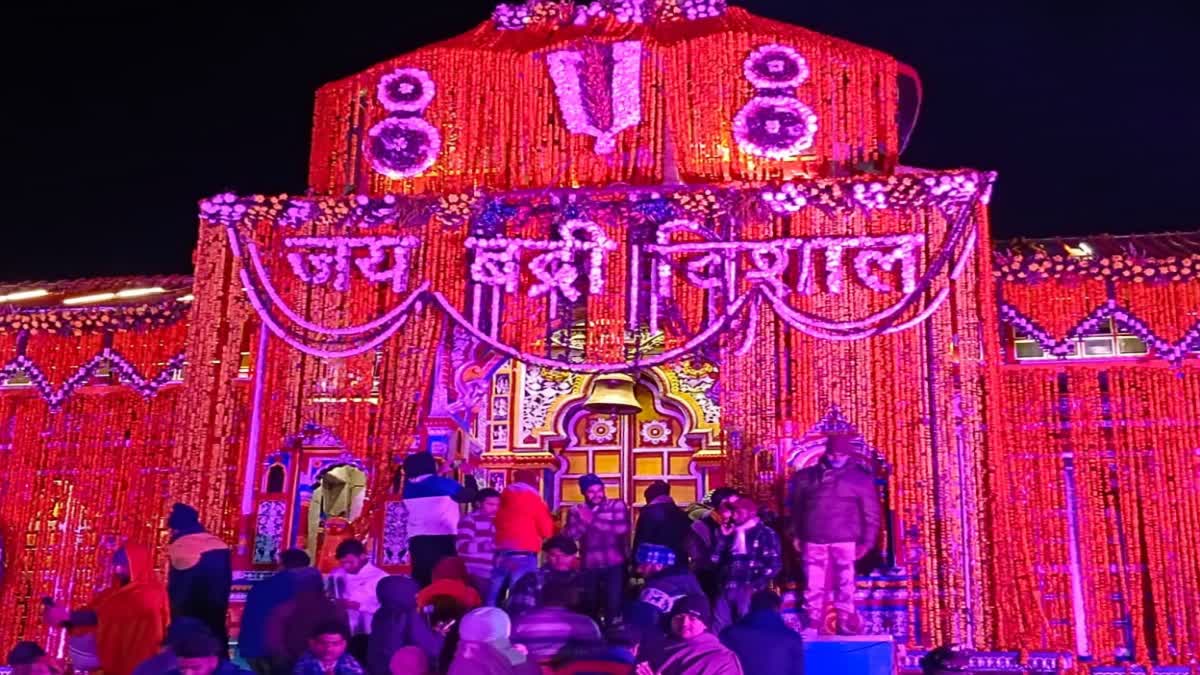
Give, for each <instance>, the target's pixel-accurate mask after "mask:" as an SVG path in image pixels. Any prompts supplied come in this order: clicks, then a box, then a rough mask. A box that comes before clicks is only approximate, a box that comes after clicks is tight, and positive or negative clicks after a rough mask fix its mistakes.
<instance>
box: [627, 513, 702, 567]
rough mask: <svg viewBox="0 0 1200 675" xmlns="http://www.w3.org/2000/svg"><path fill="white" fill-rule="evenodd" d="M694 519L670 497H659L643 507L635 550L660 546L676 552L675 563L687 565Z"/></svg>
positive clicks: (634, 543)
mask: <svg viewBox="0 0 1200 675" xmlns="http://www.w3.org/2000/svg"><path fill="white" fill-rule="evenodd" d="M691 528H692V519H691V518H688V516H687V514H686V513H684V511H683V509H681V508H679V507H678V506H677V505H676V504H675V500H673V499H671V498H670V497H659V498H658V499H655V500H654V501H652V502H650V503H649V504H647V505H646V506H644V507H642V512H641V514H639V515H638V522H637V529H636V530H635V531H634V535H633V550H634V551H636V550H637V549H638V546H640V545H642V544H658V545H659V546H666V547H667V548H669V549H671V550H672V551H674V552H675V562H676V563H677V564H681V565H686V564H687V561H688V547H687V539H688V534H689V532H690V531H691Z"/></svg>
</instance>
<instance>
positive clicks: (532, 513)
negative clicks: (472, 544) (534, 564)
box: [496, 483, 554, 553]
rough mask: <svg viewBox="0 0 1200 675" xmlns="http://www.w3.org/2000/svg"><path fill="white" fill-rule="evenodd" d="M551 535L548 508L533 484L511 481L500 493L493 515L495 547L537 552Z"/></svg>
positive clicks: (497, 548)
mask: <svg viewBox="0 0 1200 675" xmlns="http://www.w3.org/2000/svg"><path fill="white" fill-rule="evenodd" d="M552 536H554V518H552V517H551V516H550V508H549V507H547V506H546V502H544V501H542V497H541V495H539V494H538V493H537V490H535V489H534V488H533V487H531V486H529V485H526V484H524V483H513V484H511V485H509V486H508V487H507V488H505V489H504V492H502V493H500V511H499V512H498V513H497V514H496V550H497V551H525V552H527V553H537V552H539V551H541V550H542V542H544V541H545V540H546V539H549V538H550V537H552Z"/></svg>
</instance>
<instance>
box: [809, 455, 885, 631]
mask: <svg viewBox="0 0 1200 675" xmlns="http://www.w3.org/2000/svg"><path fill="white" fill-rule="evenodd" d="M851 441H852V437H851V436H847V435H842V434H831V435H829V436H828V439H827V441H826V446H825V454H824V455H823V456H822V457H821V461H820V462H819V463H817V464H816V465H815V466H810V467H808V468H805V469H801V470H800V471H797V472H796V474H795V475H794V476H792V481H791V486H790V487H791V489H790V493H791V499H790V501H791V504H790V506H791V518H792V525H793V527H794V528H795V529H794V536H793V539H792V544H793V545H794V546H795V547H796V551H797V552H799V554H800V561H801V564H802V565H803V567H804V577H805V579H806V586H805V589H804V621H805V632H806V633H808V634H815V633H816V632H817V631H818V627H819V626H820V625H821V624H822V622H823V620H824V617H825V613H826V607H827V605H828V604H831V605H832V607H833V608H834V610H835V611H836V612H837V632H839V633H841V634H855V633H858V632H859V631H860V630H861V624H862V621H861V619H860V618H859V616H858V614H857V612H855V609H854V561H856V560H858V559H859V558H861V557H863V556H864V555H866V554H867V552H869V551H870V550H871V549H872V548H874V547H875V543H876V541H877V539H878V537H879V522H880V515H881V514H880V512H881V510H882V509H881V508H880V501H879V492H878V491H877V490H876V489H875V481H874V478H873V477H872V476H871V474H870V473H868V472H867V471H866V470H864V469H863V468H862V467H860V466H858V465H857V464H856V463H854V462H851V461H850V453H851V450H852V448H851ZM831 580H832V583H830V581H831ZM827 588H831V590H830V591H827V590H826V589H827ZM831 596H832V597H831Z"/></svg>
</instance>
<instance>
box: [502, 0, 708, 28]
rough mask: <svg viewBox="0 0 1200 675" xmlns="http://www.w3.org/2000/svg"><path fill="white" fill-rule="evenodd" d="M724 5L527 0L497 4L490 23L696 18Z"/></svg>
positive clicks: (693, 0)
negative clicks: (610, 18)
mask: <svg viewBox="0 0 1200 675" xmlns="http://www.w3.org/2000/svg"><path fill="white" fill-rule="evenodd" d="M725 8H726V2H725V0H650V1H649V2H647V0H592V1H591V2H570V1H569V0H526V1H525V2H522V3H501V4H499V5H497V6H496V9H495V10H494V11H493V12H492V25H494V26H495V27H496V29H497V30H523V29H525V28H556V27H560V26H566V25H575V26H586V25H588V24H589V23H591V22H592V21H594V20H603V19H606V18H609V17H612V18H613V19H615V20H616V21H617V22H618V23H634V24H641V23H647V22H650V21H658V22H664V23H666V22H671V21H681V20H688V21H695V20H697V19H708V18H713V17H718V16H721V15H722V14H724V13H725Z"/></svg>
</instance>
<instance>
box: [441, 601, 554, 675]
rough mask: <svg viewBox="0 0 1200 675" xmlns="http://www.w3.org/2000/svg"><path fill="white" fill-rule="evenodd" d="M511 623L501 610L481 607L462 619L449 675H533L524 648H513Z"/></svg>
mask: <svg viewBox="0 0 1200 675" xmlns="http://www.w3.org/2000/svg"><path fill="white" fill-rule="evenodd" d="M511 634H512V622H511V621H510V620H509V618H508V615H507V614H505V613H504V611H503V610H500V609H497V608H495V607H480V608H479V609H476V610H472V611H470V612H468V613H467V615H466V616H464V617H463V618H462V622H461V623H460V624H459V629H458V647H456V648H455V651H454V660H453V661H451V662H450V670H449V675H536V674H537V673H540V672H541V669H540V668H538V666H537V664H535V663H533V662H532V661H530V660H529V657H528V656H527V652H526V651H525V650H524V649H520V648H517V647H515V646H513V644H512V641H511V640H510V639H509V636H510V635H511Z"/></svg>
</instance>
